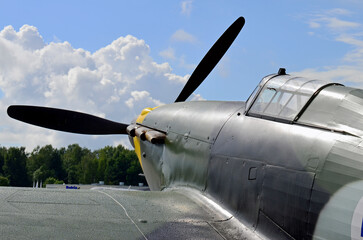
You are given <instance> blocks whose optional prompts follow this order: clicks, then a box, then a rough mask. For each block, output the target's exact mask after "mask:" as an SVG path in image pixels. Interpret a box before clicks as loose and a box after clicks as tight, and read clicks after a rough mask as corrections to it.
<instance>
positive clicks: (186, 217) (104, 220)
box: [0, 187, 230, 240]
mask: <svg viewBox="0 0 363 240" xmlns="http://www.w3.org/2000/svg"><path fill="white" fill-rule="evenodd" d="M203 202H204V201H195V199H194V200H192V198H190V197H188V196H187V195H186V194H182V193H180V192H178V191H166V192H149V191H146V192H145V191H116V190H107V189H99V190H76V189H68V190H65V189H32V188H11V187H2V188H0V234H1V235H0V238H1V239H87V240H90V239H190V238H192V239H225V238H226V237H228V235H229V230H228V228H226V227H225V226H224V225H225V224H226V222H228V221H229V220H228V218H230V217H228V216H222V215H220V214H219V213H218V214H217V213H216V212H213V211H210V209H208V208H206V207H205V206H203V204H201V203H203Z"/></svg>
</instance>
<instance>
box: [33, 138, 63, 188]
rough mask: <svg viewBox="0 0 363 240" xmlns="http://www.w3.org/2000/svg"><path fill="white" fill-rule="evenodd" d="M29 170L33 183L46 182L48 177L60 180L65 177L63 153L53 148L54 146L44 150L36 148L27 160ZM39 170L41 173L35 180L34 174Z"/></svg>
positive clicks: (47, 146) (48, 146) (43, 148)
mask: <svg viewBox="0 0 363 240" xmlns="http://www.w3.org/2000/svg"><path fill="white" fill-rule="evenodd" d="M27 169H28V174H29V176H32V180H33V181H44V180H45V179H46V178H48V177H55V178H57V179H60V178H64V176H65V173H64V171H63V168H62V161H61V151H60V150H58V149H55V148H53V147H52V145H46V146H44V147H42V148H40V147H39V146H38V147H36V148H35V149H34V150H33V151H32V153H31V154H30V157H29V158H28V160H27ZM40 169H41V174H40V172H39V171H40ZM37 170H39V171H38V172H37V174H36V178H34V176H35V175H34V173H35V171H37ZM39 177H41V178H39Z"/></svg>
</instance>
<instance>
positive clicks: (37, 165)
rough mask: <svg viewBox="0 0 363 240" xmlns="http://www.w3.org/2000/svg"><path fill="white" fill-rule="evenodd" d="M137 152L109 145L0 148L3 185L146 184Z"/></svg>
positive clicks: (1, 181)
mask: <svg viewBox="0 0 363 240" xmlns="http://www.w3.org/2000/svg"><path fill="white" fill-rule="evenodd" d="M140 173H142V169H141V166H140V163H139V161H138V159H137V156H136V154H135V152H134V151H131V150H128V149H126V148H124V147H123V146H121V145H119V146H117V147H111V146H107V147H104V148H102V149H100V150H95V151H91V150H89V149H87V148H81V147H80V146H79V145H78V144H72V145H69V146H68V147H67V148H61V149H56V148H53V147H52V145H46V146H44V147H37V148H35V149H34V150H33V151H32V152H31V153H26V152H25V148H24V147H10V148H6V147H0V186H18V187H30V186H32V185H33V182H37V181H38V182H42V183H43V185H44V184H47V183H66V184H78V183H80V184H91V183H98V182H99V181H104V182H105V184H108V185H118V184H119V182H124V183H125V185H137V184H138V183H144V184H146V181H145V178H144V177H141V176H139V174H140Z"/></svg>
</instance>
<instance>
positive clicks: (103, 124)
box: [8, 105, 128, 135]
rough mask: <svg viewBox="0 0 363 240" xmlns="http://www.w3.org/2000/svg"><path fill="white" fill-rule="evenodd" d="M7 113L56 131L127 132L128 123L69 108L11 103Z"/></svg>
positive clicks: (88, 132)
mask: <svg viewBox="0 0 363 240" xmlns="http://www.w3.org/2000/svg"><path fill="white" fill-rule="evenodd" d="M8 115H9V116H10V117H12V118H14V119H17V120H19V121H22V122H26V123H30V124H33V125H36V126H40V127H44V128H50V129H54V130H58V131H64V132H71V133H80V134H94V135H104V134H127V133H126V127H127V126H128V125H126V124H122V123H117V122H113V121H110V120H107V119H103V118H99V117H96V116H93V115H89V114H86V113H80V112H74V111H69V110H63V109H57V108H47V107H36V106H23V105H13V106H10V107H8Z"/></svg>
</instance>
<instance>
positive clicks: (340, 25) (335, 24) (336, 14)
mask: <svg viewBox="0 0 363 240" xmlns="http://www.w3.org/2000/svg"><path fill="white" fill-rule="evenodd" d="M352 14H353V13H351V12H350V11H348V10H346V9H341V8H335V9H330V10H326V11H322V12H320V13H315V14H313V15H312V16H311V19H310V20H309V22H308V23H309V26H310V28H313V29H314V28H315V29H316V28H321V27H326V28H327V29H328V30H330V31H344V30H347V29H354V28H357V27H360V26H361V24H360V23H357V22H354V21H347V20H343V19H341V17H343V16H344V17H349V16H351V15H352Z"/></svg>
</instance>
